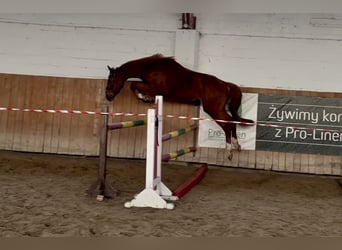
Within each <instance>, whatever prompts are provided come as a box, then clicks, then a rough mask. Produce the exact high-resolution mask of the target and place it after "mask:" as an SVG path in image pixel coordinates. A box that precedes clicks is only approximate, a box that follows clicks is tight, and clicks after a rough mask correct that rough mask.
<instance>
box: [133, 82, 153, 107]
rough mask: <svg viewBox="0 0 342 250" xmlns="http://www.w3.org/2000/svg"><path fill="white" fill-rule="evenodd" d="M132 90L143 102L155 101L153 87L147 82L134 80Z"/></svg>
mask: <svg viewBox="0 0 342 250" xmlns="http://www.w3.org/2000/svg"><path fill="white" fill-rule="evenodd" d="M130 89H131V91H133V93H134V94H135V95H136V97H137V98H138V99H139V100H142V101H143V102H148V103H150V102H154V94H153V90H152V89H151V87H150V86H149V85H148V84H147V83H145V82H138V81H136V82H132V83H131V86H130Z"/></svg>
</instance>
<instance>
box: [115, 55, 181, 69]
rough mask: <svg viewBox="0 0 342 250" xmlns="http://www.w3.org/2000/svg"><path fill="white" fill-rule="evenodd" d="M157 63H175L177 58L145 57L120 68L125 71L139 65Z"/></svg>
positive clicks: (162, 56)
mask: <svg viewBox="0 0 342 250" xmlns="http://www.w3.org/2000/svg"><path fill="white" fill-rule="evenodd" d="M157 61H160V62H161V61H163V62H164V61H175V58H174V57H173V56H168V57H166V56H164V55H162V54H154V55H152V56H148V57H143V58H140V59H136V60H132V61H129V62H126V63H124V64H122V65H121V66H120V67H119V68H121V69H124V68H126V67H132V66H133V67H134V66H139V65H147V64H150V63H154V62H157Z"/></svg>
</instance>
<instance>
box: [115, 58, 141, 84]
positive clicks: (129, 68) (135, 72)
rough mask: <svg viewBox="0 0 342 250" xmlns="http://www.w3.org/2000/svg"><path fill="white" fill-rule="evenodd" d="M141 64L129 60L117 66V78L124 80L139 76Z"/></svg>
mask: <svg viewBox="0 0 342 250" xmlns="http://www.w3.org/2000/svg"><path fill="white" fill-rule="evenodd" d="M142 71H143V65H141V64H139V63H134V62H131V63H130V62H129V63H126V64H124V65H122V66H120V67H119V69H118V72H117V77H118V79H117V80H120V81H126V80H127V79H128V78H141V76H142V75H141V74H142Z"/></svg>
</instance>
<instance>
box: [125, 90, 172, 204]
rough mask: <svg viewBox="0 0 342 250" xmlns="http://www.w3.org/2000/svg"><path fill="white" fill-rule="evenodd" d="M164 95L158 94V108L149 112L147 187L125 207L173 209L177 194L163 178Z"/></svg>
mask: <svg viewBox="0 0 342 250" xmlns="http://www.w3.org/2000/svg"><path fill="white" fill-rule="evenodd" d="M162 109H163V97H162V96H156V108H155V109H149V110H148V113H147V149H146V179H145V189H144V190H143V191H141V192H140V193H139V194H137V195H136V196H135V198H134V199H133V200H131V201H130V202H126V203H125V207H127V208H129V207H152V208H167V209H173V208H174V204H173V203H168V202H167V200H170V201H175V200H177V199H178V197H177V196H173V195H172V191H171V190H170V189H169V188H168V187H166V185H165V184H163V182H162V180H161V160H162V159H161V155H162V154H161V153H162V131H163V110H162Z"/></svg>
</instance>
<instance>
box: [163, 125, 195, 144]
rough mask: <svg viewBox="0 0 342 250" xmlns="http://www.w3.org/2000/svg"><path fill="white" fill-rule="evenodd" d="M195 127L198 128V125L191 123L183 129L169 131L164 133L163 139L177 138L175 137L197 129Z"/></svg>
mask: <svg viewBox="0 0 342 250" xmlns="http://www.w3.org/2000/svg"><path fill="white" fill-rule="evenodd" d="M195 129H197V125H195V124H194V125H191V126H190V127H187V128H181V129H178V130H175V131H171V132H168V133H166V134H164V135H163V137H162V141H167V140H170V139H171V138H175V137H178V136H181V135H184V134H186V133H188V132H190V131H192V130H195Z"/></svg>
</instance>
